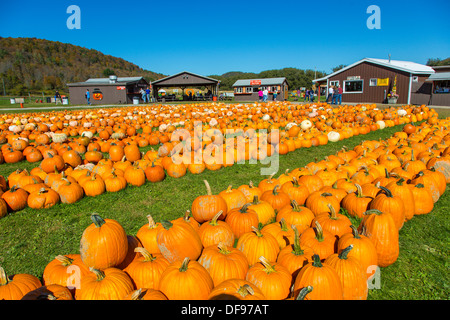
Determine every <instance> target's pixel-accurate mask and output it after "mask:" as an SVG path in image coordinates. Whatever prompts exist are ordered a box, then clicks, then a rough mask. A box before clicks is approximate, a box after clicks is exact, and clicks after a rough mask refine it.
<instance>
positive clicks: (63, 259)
mask: <svg viewBox="0 0 450 320" xmlns="http://www.w3.org/2000/svg"><path fill="white" fill-rule="evenodd" d="M55 259H56V260H58V261H59V262H61V264H62V265H63V266H64V267H68V266H70V265H71V264H72V262H73V259H71V258H69V257H66V256H64V255H62V254H60V255H57V256H56V257H55Z"/></svg>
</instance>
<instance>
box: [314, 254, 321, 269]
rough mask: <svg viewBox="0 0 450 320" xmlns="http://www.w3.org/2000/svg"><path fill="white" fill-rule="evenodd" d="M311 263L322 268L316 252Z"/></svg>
mask: <svg viewBox="0 0 450 320" xmlns="http://www.w3.org/2000/svg"><path fill="white" fill-rule="evenodd" d="M312 265H313V266H314V267H317V268H322V262H320V257H319V255H318V254H314V255H313V263H312Z"/></svg>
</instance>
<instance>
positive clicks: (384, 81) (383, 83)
mask: <svg viewBox="0 0 450 320" xmlns="http://www.w3.org/2000/svg"><path fill="white" fill-rule="evenodd" d="M377 86H378V87H387V86H389V78H386V79H377Z"/></svg>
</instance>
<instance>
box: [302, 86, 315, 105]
mask: <svg viewBox="0 0 450 320" xmlns="http://www.w3.org/2000/svg"><path fill="white" fill-rule="evenodd" d="M314 97H315V92H314V90H313V89H309V90H306V91H305V99H304V102H306V101H311V102H314Z"/></svg>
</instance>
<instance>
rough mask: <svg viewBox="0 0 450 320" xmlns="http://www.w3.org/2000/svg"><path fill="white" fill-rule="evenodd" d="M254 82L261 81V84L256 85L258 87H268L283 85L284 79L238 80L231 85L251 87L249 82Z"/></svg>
mask: <svg viewBox="0 0 450 320" xmlns="http://www.w3.org/2000/svg"><path fill="white" fill-rule="evenodd" d="M255 80H259V81H261V84H258V86H270V85H277V84H283V82H285V81H286V78H263V79H240V80H237V81H236V82H235V83H234V84H233V87H247V86H251V84H250V81H255Z"/></svg>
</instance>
